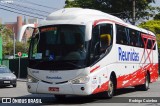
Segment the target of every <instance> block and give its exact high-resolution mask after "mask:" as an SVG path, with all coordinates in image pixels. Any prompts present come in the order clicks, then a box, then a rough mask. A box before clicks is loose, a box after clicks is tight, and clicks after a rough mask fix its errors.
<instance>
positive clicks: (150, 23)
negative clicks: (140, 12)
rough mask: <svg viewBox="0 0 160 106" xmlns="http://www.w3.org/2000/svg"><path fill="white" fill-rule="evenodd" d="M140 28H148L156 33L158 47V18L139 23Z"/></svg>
mask: <svg viewBox="0 0 160 106" xmlns="http://www.w3.org/2000/svg"><path fill="white" fill-rule="evenodd" d="M139 27H141V28H145V29H148V30H150V31H152V32H153V33H155V34H156V37H157V41H158V47H159V48H160V20H150V21H147V22H143V23H141V24H140V25H139Z"/></svg>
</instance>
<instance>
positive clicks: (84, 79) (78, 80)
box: [71, 76, 90, 84]
mask: <svg viewBox="0 0 160 106" xmlns="http://www.w3.org/2000/svg"><path fill="white" fill-rule="evenodd" d="M89 79H90V78H89V77H88V76H83V77H79V78H76V79H74V80H72V81H71V83H72V84H85V83H88V81H89Z"/></svg>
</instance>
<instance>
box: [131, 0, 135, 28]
mask: <svg viewBox="0 0 160 106" xmlns="http://www.w3.org/2000/svg"><path fill="white" fill-rule="evenodd" d="M135 21H136V0H133V17H132V24H133V25H135Z"/></svg>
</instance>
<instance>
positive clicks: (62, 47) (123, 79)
mask: <svg viewBox="0 0 160 106" xmlns="http://www.w3.org/2000/svg"><path fill="white" fill-rule="evenodd" d="M31 39H32V40H31V43H30V50H29V67H28V82H27V87H28V91H29V92H30V93H47V94H54V95H55V97H56V98H57V99H60V98H64V97H65V96H66V95H91V94H96V93H100V92H102V95H103V96H104V97H109V98H111V97H112V96H113V95H114V91H115V90H116V89H120V88H125V87H129V86H131V87H135V88H136V89H141V90H145V91H146V90H148V89H149V83H150V82H155V81H156V80H157V79H158V75H159V74H158V49H157V42H156V37H155V35H154V33H152V32H150V31H148V30H145V29H142V28H138V27H136V26H133V25H130V24H127V23H125V22H124V21H123V20H121V19H119V18H117V17H114V16H112V15H109V14H107V13H103V12H101V11H97V10H92V9H82V8H65V9H61V10H58V11H56V12H53V13H51V14H50V15H49V16H48V17H47V18H46V19H45V20H44V21H42V22H41V24H40V25H39V27H37V28H35V30H34V33H33V35H32V38H31Z"/></svg>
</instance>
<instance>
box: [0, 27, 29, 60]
mask: <svg viewBox="0 0 160 106" xmlns="http://www.w3.org/2000/svg"><path fill="white" fill-rule="evenodd" d="M0 32H1V34H2V40H3V45H2V47H3V57H4V56H5V55H10V56H11V55H12V56H13V32H12V31H11V29H8V28H6V27H5V26H3V25H0ZM28 48H29V43H28V42H16V44H15V50H16V51H15V52H16V53H18V52H22V53H28Z"/></svg>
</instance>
